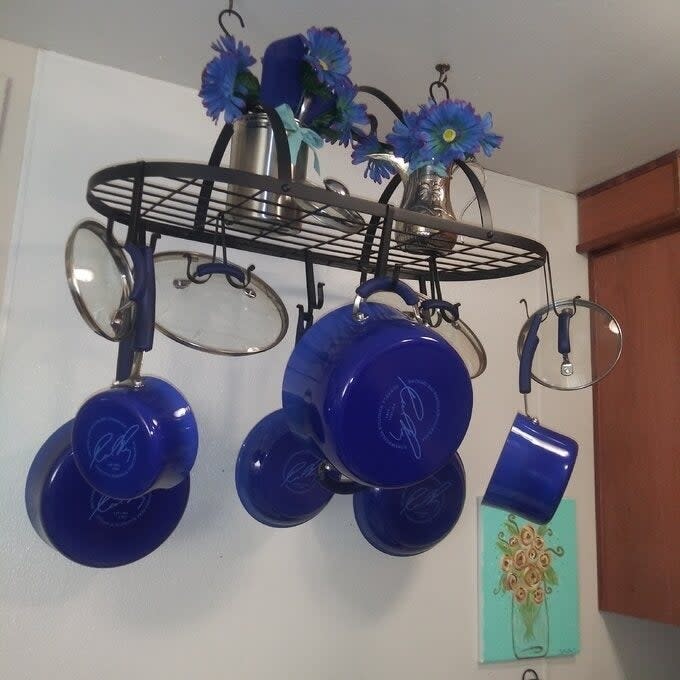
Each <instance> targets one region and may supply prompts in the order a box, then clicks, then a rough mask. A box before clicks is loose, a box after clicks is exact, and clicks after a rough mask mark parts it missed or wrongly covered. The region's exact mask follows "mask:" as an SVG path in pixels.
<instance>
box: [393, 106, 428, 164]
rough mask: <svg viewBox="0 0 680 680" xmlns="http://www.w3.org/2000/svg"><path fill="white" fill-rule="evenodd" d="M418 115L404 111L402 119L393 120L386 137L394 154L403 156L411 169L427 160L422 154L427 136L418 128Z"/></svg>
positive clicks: (419, 115)
mask: <svg viewBox="0 0 680 680" xmlns="http://www.w3.org/2000/svg"><path fill="white" fill-rule="evenodd" d="M420 117H421V114H420V113H411V112H409V111H404V121H403V122H402V121H400V120H396V121H394V125H393V126H392V132H390V134H388V135H387V137H386V140H387V143H388V144H390V145H391V146H392V148H393V149H394V153H395V155H396V156H400V157H401V158H403V159H404V160H405V161H406V162H407V163H408V164H409V166H410V168H411V170H415V169H416V168H417V167H420V166H421V165H424V164H425V163H426V162H427V160H428V158H427V157H426V156H425V155H424V152H425V143H426V141H427V137H426V136H425V134H424V133H423V132H422V130H421V129H420Z"/></svg>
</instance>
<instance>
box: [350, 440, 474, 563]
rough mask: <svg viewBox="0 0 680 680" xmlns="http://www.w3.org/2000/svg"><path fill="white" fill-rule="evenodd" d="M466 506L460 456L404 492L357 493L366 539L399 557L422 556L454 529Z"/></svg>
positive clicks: (357, 516) (376, 490) (356, 504)
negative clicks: (421, 554) (420, 554)
mask: <svg viewBox="0 0 680 680" xmlns="http://www.w3.org/2000/svg"><path fill="white" fill-rule="evenodd" d="M464 504H465V469H464V467H463V463H462V461H461V459H460V456H459V455H458V453H456V454H454V456H453V458H452V459H451V461H450V462H449V463H447V464H446V465H445V466H444V467H443V468H442V469H441V470H439V471H438V472H437V473H435V474H434V475H432V476H431V477H428V478H427V479H426V480H424V481H422V482H419V483H418V484H415V485H413V486H409V487H406V488H404V489H379V488H370V489H367V490H366V491H360V492H359V493H357V494H355V495H354V517H355V519H356V522H357V525H358V526H359V529H360V530H361V533H362V534H363V535H364V538H365V539H366V540H367V541H368V542H369V543H370V544H371V545H372V546H374V547H375V548H377V549H378V550H380V551H382V552H384V553H387V554H388V555H394V556H397V557H406V556H410V555H418V554H419V553H422V552H425V551H426V550H429V549H430V548H432V547H433V546H435V545H436V544H437V543H439V542H440V541H441V540H442V539H443V538H445V537H446V535H447V534H448V533H449V532H450V531H451V529H453V527H454V526H455V525H456V522H457V521H458V518H459V517H460V514H461V512H462V510H463V505H464Z"/></svg>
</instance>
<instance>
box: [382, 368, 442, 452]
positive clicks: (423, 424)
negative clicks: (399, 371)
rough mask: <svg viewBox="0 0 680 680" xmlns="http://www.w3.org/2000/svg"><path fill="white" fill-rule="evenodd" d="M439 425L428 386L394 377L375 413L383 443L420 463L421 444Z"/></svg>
mask: <svg viewBox="0 0 680 680" xmlns="http://www.w3.org/2000/svg"><path fill="white" fill-rule="evenodd" d="M438 422H439V396H438V395H437V393H436V392H435V390H434V388H433V387H432V385H430V384H429V383H427V382H425V381H424V380H420V379H418V378H409V379H406V380H405V379H404V378H401V377H397V383H396V385H394V386H393V387H391V388H390V389H389V390H388V391H387V394H386V395H385V397H384V398H383V400H382V403H381V404H380V409H379V410H378V430H379V432H380V436H381V437H382V439H383V441H385V442H386V443H387V444H389V445H390V446H394V447H395V448H397V449H405V450H407V451H408V452H409V453H410V454H411V455H412V456H413V458H415V459H416V460H420V459H421V458H422V455H423V451H422V444H423V442H424V441H425V440H426V439H427V438H428V437H429V436H430V435H431V434H432V433H433V432H434V430H435V428H436V427H437V423H438Z"/></svg>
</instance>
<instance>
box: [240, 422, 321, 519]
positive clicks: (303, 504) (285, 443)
mask: <svg viewBox="0 0 680 680" xmlns="http://www.w3.org/2000/svg"><path fill="white" fill-rule="evenodd" d="M322 462H323V455H322V454H321V452H320V451H319V449H318V448H317V447H316V446H315V445H314V444H313V443H312V442H310V441H309V440H308V439H303V438H301V437H299V436H298V435H296V434H294V433H293V432H291V431H290V428H289V427H288V422H287V421H286V418H285V416H284V414H283V411H280V410H279V411H274V413H270V414H269V415H268V416H265V417H264V418H263V419H262V420H261V421H260V422H259V423H257V425H255V427H254V428H253V429H252V430H251V431H250V432H249V433H248V436H247V437H246V439H245V441H244V442H243V445H242V446H241V451H240V452H239V455H238V459H237V461H236V490H237V491H238V495H239V498H240V499H241V503H242V504H243V507H244V508H245V509H246V510H247V511H248V512H249V513H250V515H251V516H252V517H254V518H255V519H256V520H257V521H258V522H261V523H262V524H266V525H267V526H270V527H293V526H297V525H298V524H302V523H304V522H307V521H308V520H310V519H312V517H315V516H316V515H318V514H319V513H320V512H321V510H323V508H325V507H326V505H327V504H328V502H329V501H330V499H331V498H332V497H333V493H332V492H331V491H328V490H326V489H325V488H323V487H322V486H321V484H320V483H319V479H318V476H317V470H318V469H319V466H320V465H321V463H322Z"/></svg>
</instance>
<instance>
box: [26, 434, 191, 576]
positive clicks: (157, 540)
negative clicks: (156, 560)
mask: <svg viewBox="0 0 680 680" xmlns="http://www.w3.org/2000/svg"><path fill="white" fill-rule="evenodd" d="M72 429H73V421H72V420H71V421H69V422H68V423H66V424H64V425H62V426H61V427H60V428H59V429H58V430H56V431H55V432H54V433H53V434H52V435H51V436H50V437H49V438H48V439H47V441H45V443H44V444H43V445H42V447H41V448H40V450H39V451H38V453H37V455H36V457H35V459H34V460H33V463H32V465H31V467H30V470H29V472H28V478H27V480H26V493H25V498H26V510H27V512H28V517H29V519H30V521H31V524H32V525H33V528H34V529H35V530H36V532H37V533H38V535H39V536H40V537H41V538H42V539H43V540H44V541H45V543H47V544H48V545H50V546H52V547H53V548H55V549H56V550H58V551H59V552H60V553H62V554H63V555H64V556H65V557H67V558H68V559H70V560H72V561H74V562H78V563H79V564H83V565H86V566H88V567H118V566H121V565H123V564H129V563H130V562H134V561H136V560H138V559H141V558H142V557H144V556H145V555H148V554H149V553H150V552H152V551H153V550H155V549H156V548H158V547H159V546H160V545H161V544H162V543H163V542H164V541H165V540H166V539H167V538H168V537H169V536H170V534H171V533H172V532H173V531H174V529H175V527H176V526H177V525H178V524H179V521H180V520H181V518H182V515H183V514H184V510H185V508H186V505H187V501H188V499H189V484H190V482H189V477H186V478H184V480H183V481H182V482H181V483H180V484H178V485H177V486H175V487H174V488H172V489H168V490H159V491H153V492H151V493H149V494H146V495H144V496H141V497H140V498H135V499H133V500H127V501H120V500H116V499H113V498H111V497H109V496H105V495H103V494H101V493H99V492H98V491H95V490H94V489H92V488H91V487H90V486H89V485H88V484H87V483H86V482H85V480H84V479H83V477H82V476H81V474H80V472H78V468H77V467H76V464H75V460H74V455H73V449H72V446H71V434H72Z"/></svg>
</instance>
